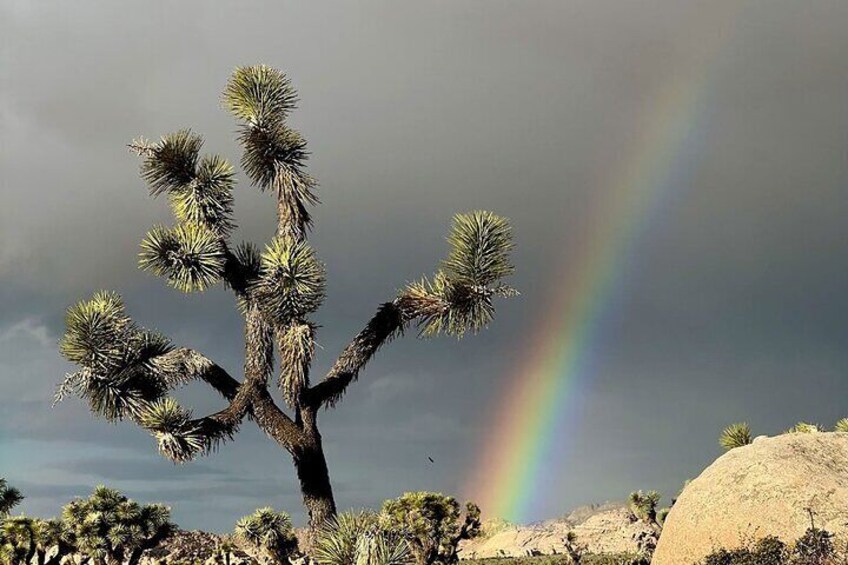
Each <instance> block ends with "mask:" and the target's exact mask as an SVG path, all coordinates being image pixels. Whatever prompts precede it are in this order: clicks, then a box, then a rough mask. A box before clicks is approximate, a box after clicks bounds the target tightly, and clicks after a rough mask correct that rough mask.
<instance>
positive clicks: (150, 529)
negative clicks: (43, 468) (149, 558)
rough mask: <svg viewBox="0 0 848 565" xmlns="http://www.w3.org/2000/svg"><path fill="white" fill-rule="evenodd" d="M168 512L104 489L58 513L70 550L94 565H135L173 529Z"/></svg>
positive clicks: (162, 508)
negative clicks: (70, 542) (60, 514)
mask: <svg viewBox="0 0 848 565" xmlns="http://www.w3.org/2000/svg"><path fill="white" fill-rule="evenodd" d="M170 514H171V513H170V511H169V510H168V508H167V507H165V506H162V505H161V504H148V505H144V506H142V505H140V504H138V503H137V502H134V501H132V500H129V499H128V498H127V497H126V496H124V495H122V494H121V493H119V492H118V491H116V490H114V489H110V488H106V487H104V486H99V487H97V488H95V489H94V492H93V493H92V495H91V496H90V497H89V498H86V499H82V498H78V499H76V500H73V501H71V502H70V503H68V504H67V505H66V506H65V507H64V508H63V509H62V522H63V524H64V527H65V529H66V530H67V532H66V533H64V534H63V537H64V538H65V539H71V540H73V545H74V547H73V550H74V551H75V552H78V553H80V554H82V555H84V556H86V557H89V558H91V560H92V561H93V562H94V563H95V565H116V564H121V563H127V564H128V565H137V564H138V562H139V560H140V559H141V556H142V555H143V554H144V552H145V551H147V550H150V549H153V548H155V547H156V546H158V545H159V544H160V543H161V542H163V541H164V540H166V539H167V538H168V537H170V535H171V534H172V533H173V532H174V530H175V529H176V526H174V524H172V523H171V522H170Z"/></svg>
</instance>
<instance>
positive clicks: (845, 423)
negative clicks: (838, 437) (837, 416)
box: [833, 418, 848, 433]
mask: <svg viewBox="0 0 848 565" xmlns="http://www.w3.org/2000/svg"><path fill="white" fill-rule="evenodd" d="M833 431H835V432H841V433H848V418H842V419H841V420H839V421H838V422H836V426H834V428H833Z"/></svg>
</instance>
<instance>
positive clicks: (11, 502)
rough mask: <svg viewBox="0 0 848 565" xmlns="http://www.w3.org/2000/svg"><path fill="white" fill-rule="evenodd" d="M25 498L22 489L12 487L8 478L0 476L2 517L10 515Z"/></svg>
mask: <svg viewBox="0 0 848 565" xmlns="http://www.w3.org/2000/svg"><path fill="white" fill-rule="evenodd" d="M23 499H24V495H22V494H21V491H19V490H18V489H16V488H14V487H10V486H9V484H8V483H7V482H6V479H4V478H2V477H0V518H4V517H6V516H8V515H9V513H10V512H11V511H12V509H13V508H14V507H15V506H17V505H18V504H20V503H21V502H22V501H23Z"/></svg>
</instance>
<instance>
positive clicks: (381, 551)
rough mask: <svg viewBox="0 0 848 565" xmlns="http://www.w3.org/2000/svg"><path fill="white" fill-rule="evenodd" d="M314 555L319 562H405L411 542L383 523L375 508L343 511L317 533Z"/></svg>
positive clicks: (393, 564) (389, 564) (376, 564)
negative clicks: (385, 526) (387, 528)
mask: <svg viewBox="0 0 848 565" xmlns="http://www.w3.org/2000/svg"><path fill="white" fill-rule="evenodd" d="M311 554H312V556H313V557H314V558H315V561H316V562H317V563H318V565H351V564H355V565H405V564H407V563H410V560H411V557H410V554H409V546H408V545H407V543H406V541H405V540H404V539H403V537H401V536H399V535H397V534H396V533H393V532H389V531H386V530H384V529H382V528H381V527H380V524H379V515H378V514H376V513H374V512H369V511H362V512H342V513H341V514H338V515H336V516H335V517H333V518H330V519H329V520H327V521H326V522H324V525H323V526H321V529H320V530H319V531H318V533H317V534H316V536H315V543H314V544H313V546H312V551H311Z"/></svg>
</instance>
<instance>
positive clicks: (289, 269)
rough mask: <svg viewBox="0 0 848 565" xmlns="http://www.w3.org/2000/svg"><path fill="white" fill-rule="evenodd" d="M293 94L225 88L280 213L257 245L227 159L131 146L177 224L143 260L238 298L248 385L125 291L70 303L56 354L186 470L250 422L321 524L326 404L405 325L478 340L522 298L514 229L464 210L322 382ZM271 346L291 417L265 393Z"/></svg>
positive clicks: (251, 158)
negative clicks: (431, 260) (288, 468)
mask: <svg viewBox="0 0 848 565" xmlns="http://www.w3.org/2000/svg"><path fill="white" fill-rule="evenodd" d="M296 100H297V95H296V92H295V90H294V88H293V87H292V86H291V83H290V82H289V79H288V78H287V77H286V76H285V75H284V74H283V73H281V72H279V71H277V70H275V69H272V68H269V67H266V66H252V67H244V68H238V69H236V71H235V72H234V73H233V75H232V77H231V78H230V80H229V82H228V83H227V86H226V88H225V89H224V95H223V104H224V106H225V107H226V108H227V109H228V110H229V111H230V113H231V114H233V116H234V117H235V118H236V119H237V121H238V122H239V134H238V140H239V142H240V144H241V146H242V149H243V153H242V158H241V165H242V169H243V171H244V173H245V175H246V176H247V177H248V179H250V181H251V182H252V183H253V184H254V185H255V186H256V187H258V188H259V189H260V190H262V191H266V192H270V193H271V195H272V196H273V197H274V200H275V204H276V209H277V226H276V233H275V235H274V238H273V239H272V240H271V241H270V242H269V243H268V244H267V245H266V246H265V247H264V250H263V251H260V250H259V249H258V248H257V247H255V246H254V245H252V244H244V243H243V244H238V245H235V244H233V242H232V241H231V237H230V236H231V234H232V232H233V229H234V227H235V222H234V220H233V218H232V210H233V195H232V194H233V188H234V186H235V172H234V169H233V167H232V166H231V165H230V164H229V163H228V162H227V161H226V160H225V159H224V158H222V157H219V156H217V155H204V156H201V155H200V150H201V146H202V145H203V139H202V138H201V137H200V136H199V135H197V134H195V133H193V132H191V131H190V130H181V131H178V132H176V133H172V134H168V135H165V136H164V137H162V138H161V139H160V140H159V141H156V142H149V141H146V140H143V139H139V140H137V141H134V142H133V143H132V144H131V145H130V147H131V149H132V150H133V151H134V152H136V153H137V154H138V155H139V157H140V158H141V176H142V178H143V179H144V180H145V182H146V183H147V185H148V187H149V189H150V193H151V195H153V196H159V195H166V196H167V197H168V200H169V201H170V204H171V207H172V209H173V212H174V216H175V218H176V225H174V226H173V227H164V226H156V227H154V228H153V229H152V230H151V231H150V232H149V233H148V235H147V237H146V238H145V239H144V241H143V242H142V244H141V255H140V267H141V268H142V269H144V270H146V271H149V272H151V273H153V274H155V275H158V276H161V277H163V278H165V279H166V280H167V282H168V284H170V285H171V286H173V287H174V288H176V289H178V290H181V291H184V292H195V291H197V292H199V291H203V290H205V289H207V288H209V287H211V286H213V285H216V284H219V283H220V284H223V285H225V286H226V287H228V288H229V289H230V290H232V291H233V293H234V295H235V299H236V302H237V303H238V305H239V307H240V309H241V313H242V316H243V318H244V328H245V331H244V341H245V360H244V373H243V378H242V379H241V380H238V379H236V378H234V377H232V376H230V374H229V373H228V372H227V371H225V370H224V369H223V368H221V367H219V366H218V365H216V364H215V363H213V362H212V361H210V360H209V359H208V358H206V357H205V356H203V355H201V354H200V353H198V352H197V351H193V350H191V349H186V348H181V347H176V346H174V345H173V344H172V343H171V341H170V340H169V339H168V338H166V337H165V336H163V335H162V334H160V333H157V332H154V331H150V330H147V329H144V328H142V327H140V326H138V325H137V324H136V323H135V322H133V320H132V318H131V317H130V316H129V315H128V314H127V312H126V310H125V308H124V304H123V302H122V301H121V299H120V297H119V296H118V295H116V294H114V293H110V292H99V293H96V294H95V295H94V296H93V297H92V298H91V299H88V300H83V301H81V302H79V303H78V304H76V305H75V306H73V307H71V308H70V309H69V310H68V313H67V316H66V324H65V325H66V331H65V335H64V338H63V339H62V343H61V351H62V353H63V354H64V356H65V357H66V358H67V359H68V360H69V361H71V362H72V363H75V364H76V365H78V367H79V370H78V371H77V372H75V373H72V374H70V375H68V376H67V377H66V378H65V380H64V382H63V384H62V385H61V386H60V388H59V391H58V393H57V400H60V399H61V398H62V397H63V396H64V395H66V394H67V393H69V392H70V393H75V394H77V395H78V396H80V397H81V398H82V399H84V400H85V401H87V402H88V405H89V407H90V409H91V411H92V412H93V413H94V414H95V415H97V416H101V417H103V418H105V419H107V420H109V421H117V420H130V421H132V422H135V423H136V424H138V425H140V426H142V427H143V428H145V429H146V430H148V431H149V432H150V433H151V434H152V435H153V437H154V438H155V439H156V441H157V443H158V447H159V451H160V452H161V453H162V455H164V456H165V457H168V458H169V459H171V460H173V461H176V462H183V461H188V460H191V459H194V458H195V457H197V456H198V455H201V454H206V453H209V452H210V451H211V450H213V449H214V448H215V447H216V446H217V445H218V444H219V443H220V442H222V441H224V440H227V439H230V438H232V437H233V435H234V434H235V433H236V432H237V430H238V428H239V426H240V424H241V423H242V422H243V421H244V420H245V419H246V418H249V419H250V420H252V421H254V422H255V423H256V424H257V425H258V426H259V427H260V428H261V429H262V430H263V431H264V432H265V433H266V434H267V435H268V436H269V437H271V438H272V439H273V440H274V441H275V442H276V443H277V444H278V445H279V446H280V447H281V448H282V449H285V450H286V451H288V452H289V453H290V454H291V457H292V460H293V462H294V466H295V470H296V473H297V477H298V479H299V481H300V487H301V492H302V495H303V501H304V505H305V506H306V509H307V511H308V514H309V523H310V526H311V527H312V528H313V529H314V528H316V527H317V526H319V525H320V524H321V523H322V522H323V521H324V520H325V519H326V518H328V517H330V516H332V515H334V514H335V512H336V503H335V499H334V497H333V490H332V487H331V484H330V476H329V472H328V469H327V462H326V459H325V456H324V448H323V446H322V439H321V434H320V433H319V431H318V414H319V412H320V410H321V409H322V408H331V407H334V406H336V404H338V403H339V401H340V400H341V399H342V397H343V396H344V394H345V392H346V390H347V388H348V386H349V385H350V384H351V383H352V382H354V381H356V380H357V378H358V377H359V374H360V372H361V371H362V369H363V368H364V367H365V366H366V364H367V363H368V361H369V360H370V359H371V358H372V357H373V356H374V354H375V353H376V351H377V350H378V349H379V348H380V347H381V346H383V345H384V344H386V343H387V342H389V341H391V340H392V339H393V338H396V337H399V336H400V335H401V334H403V333H404V331H405V330H407V329H409V328H411V327H418V329H419V330H420V332H421V334H423V335H424V336H434V335H437V334H441V333H444V334H450V335H454V336H462V335H463V334H465V333H467V332H472V333H474V332H477V331H479V330H481V329H483V328H484V327H485V326H487V325H488V323H489V322H490V321H491V320H492V319H493V316H494V314H495V309H494V299H495V298H496V297H498V296H512V295H514V294H515V291H514V290H512V289H511V288H510V287H508V286H506V285H505V284H504V283H503V282H502V280H503V279H504V278H505V277H507V276H508V275H510V274H511V273H512V272H513V267H512V265H511V263H510V259H509V255H510V252H511V249H512V235H511V229H510V226H509V223H508V221H507V220H506V219H504V218H502V217H500V216H496V215H495V214H492V213H490V212H473V213H469V214H460V215H457V216H455V217H454V221H453V228H452V231H451V233H450V235H449V236H448V243H449V245H450V248H451V250H450V252H449V254H448V257H447V258H446V259H445V260H444V261H443V263H442V264H441V266H440V267H439V268H437V269H436V272H435V273H434V275H433V276H432V277H425V278H422V279H420V280H418V281H416V282H412V283H410V284H408V285H407V286H405V287H404V288H402V289H401V290H400V291H399V292H398V293H397V295H396V296H395V297H394V298H392V299H390V300H389V301H388V302H385V303H384V304H382V305H380V306H379V307H378V308H377V312H376V314H375V315H374V316H373V317H372V318H371V320H370V321H369V322H368V323H367V324H366V325H365V327H364V328H363V329H362V331H360V332H359V334H358V335H356V336H355V337H354V338H353V340H352V341H351V342H350V344H349V345H348V346H347V347H345V348H344V350H343V351H342V352H341V355H340V356H339V357H338V359H337V360H336V362H335V364H334V365H333V366H332V368H331V369H330V371H329V373H327V375H326V376H325V377H324V378H323V379H319V380H318V382H315V383H313V382H312V379H311V377H312V376H311V375H310V367H311V365H312V361H313V354H314V352H315V343H316V341H315V340H316V331H317V326H316V325H315V323H314V322H313V321H311V319H310V316H311V315H312V314H313V313H314V312H315V311H316V310H317V309H318V307H319V306H320V305H321V303H322V302H323V300H324V294H325V277H324V267H323V265H322V264H321V263H320V262H319V261H318V259H317V257H316V255H315V252H314V251H313V249H312V248H311V247H310V246H309V244H308V243H307V234H308V230H309V228H310V226H311V225H312V218H311V216H310V211H309V208H310V207H311V206H312V205H314V204H316V203H317V202H318V198H317V195H316V190H315V189H316V181H315V179H314V178H312V177H311V176H310V175H309V174H308V173H307V172H306V159H307V157H308V151H307V149H306V141H305V140H304V138H303V137H302V136H301V135H300V134H299V133H298V132H297V131H296V130H294V129H292V128H291V127H289V125H288V124H287V118H288V116H289V113H290V112H291V111H292V110H293V109H294V108H295V103H296ZM275 352H276V357H277V358H278V359H279V368H278V370H277V374H278V378H277V383H278V386H279V389H280V393H281V397H282V400H283V402H284V403H285V405H287V406H288V408H289V411H288V412H287V411H284V410H283V409H281V408H280V406H279V405H278V404H277V402H275V400H274V399H273V397H272V395H271V391H270V390H269V389H270V384H271V381H272V379H273V375H272V373H274V365H275ZM189 381H204V382H205V383H206V384H208V385H209V386H211V387H212V388H213V389H214V390H215V391H217V392H218V393H219V394H220V395H221V396H222V397H223V398H224V399H225V400H226V401H227V403H228V404H227V406H226V407H225V408H223V409H222V410H220V411H219V412H216V413H214V414H210V415H208V416H204V417H195V416H194V415H193V413H192V412H191V410H188V409H186V408H183V407H182V406H180V405H179V404H178V403H177V401H176V400H174V399H173V398H171V397H170V396H169V393H170V392H171V391H172V390H173V389H175V388H176V387H178V386H180V385H183V384H185V383H187V382H189Z"/></svg>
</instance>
